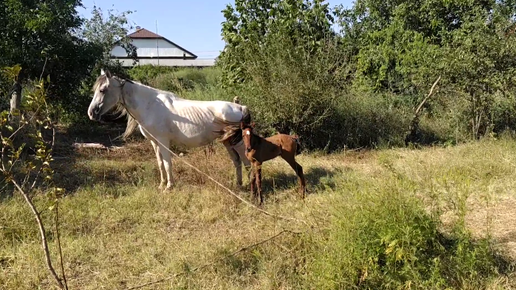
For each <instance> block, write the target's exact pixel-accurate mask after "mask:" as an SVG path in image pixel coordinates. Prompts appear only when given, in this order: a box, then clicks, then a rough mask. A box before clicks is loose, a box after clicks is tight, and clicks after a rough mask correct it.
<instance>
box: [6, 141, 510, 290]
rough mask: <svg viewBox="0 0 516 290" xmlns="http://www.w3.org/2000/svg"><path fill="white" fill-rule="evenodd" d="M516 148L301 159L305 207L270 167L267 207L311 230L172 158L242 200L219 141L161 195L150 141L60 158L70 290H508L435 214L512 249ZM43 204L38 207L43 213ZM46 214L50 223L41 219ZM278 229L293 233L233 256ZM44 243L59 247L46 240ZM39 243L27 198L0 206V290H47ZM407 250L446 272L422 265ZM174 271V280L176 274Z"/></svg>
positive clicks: (192, 155) (503, 274) (190, 156)
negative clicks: (407, 288)
mask: <svg viewBox="0 0 516 290" xmlns="http://www.w3.org/2000/svg"><path fill="white" fill-rule="evenodd" d="M515 144H516V143H515V142H514V141H488V142H479V143H474V144H466V145H462V146H457V147H453V148H427V149H423V150H417V151H416V150H413V151H412V150H405V149H396V150H382V151H372V152H371V151H370V152H344V153H340V154H332V155H321V154H302V155H300V156H299V158H298V159H299V160H298V161H299V163H300V164H301V165H302V166H303V167H304V169H305V174H306V176H307V181H308V190H309V194H308V196H307V198H306V200H304V201H303V200H301V198H300V197H299V194H298V191H297V186H298V185H297V181H296V176H295V173H294V172H293V170H292V169H291V168H290V167H289V166H288V164H287V163H285V162H284V161H283V160H280V159H277V160H276V159H275V160H272V161H269V162H266V163H265V164H264V166H263V174H264V190H265V192H266V199H265V205H264V209H265V210H267V211H269V212H271V213H275V214H279V215H283V216H288V217H294V218H297V219H301V220H304V221H305V222H306V223H307V224H308V225H309V226H308V227H307V226H306V225H305V224H303V223H299V222H293V221H289V220H283V219H278V218H274V217H270V216H266V215H264V214H262V213H259V212H258V211H256V210H255V209H253V208H252V207H249V206H248V205H246V204H244V203H242V202H241V201H239V200H238V199H236V198H234V197H233V196H231V195H229V194H228V193H227V192H225V191H224V190H223V189H221V188H220V187H218V186H217V185H215V184H213V183H212V182H211V181H210V180H208V179H207V178H206V177H205V176H204V175H202V174H199V173H197V172H195V171H194V170H193V169H191V168H190V167H189V166H187V165H185V164H184V163H182V162H181V161H180V159H183V160H186V161H188V162H190V163H192V164H194V165H195V166H197V167H198V168H199V169H201V170H202V171H203V172H207V173H209V174H210V175H211V176H212V177H214V178H215V179H217V180H219V181H221V182H222V183H223V184H225V185H227V186H229V187H230V188H231V189H232V190H234V191H235V192H236V193H238V194H240V195H241V196H243V197H244V198H247V199H249V192H248V188H247V187H246V188H245V189H239V188H237V187H236V186H235V185H234V180H235V177H234V168H233V165H232V163H231V161H230V160H229V157H228V156H227V153H226V151H225V149H224V148H223V147H222V146H221V145H220V144H217V145H216V147H215V150H216V153H215V155H212V156H206V155H205V152H204V149H203V148H199V149H196V150H190V151H189V152H187V153H186V154H185V155H184V156H183V157H180V158H174V160H173V170H174V178H175V185H174V188H173V190H172V191H171V192H170V193H166V194H163V193H161V192H160V191H158V190H157V186H158V182H159V179H158V178H159V177H158V171H157V168H156V161H155V157H154V153H153V152H152V148H151V146H150V144H148V143H146V142H140V141H138V142H135V143H131V144H129V145H128V146H127V147H125V148H124V149H122V150H117V151H111V152H107V151H93V150H89V151H88V150H82V151H80V152H76V154H74V155H73V156H72V158H70V159H63V160H60V161H59V162H61V163H60V164H59V167H58V168H57V169H56V170H57V171H58V173H59V174H60V176H59V178H60V181H61V182H62V183H63V184H65V185H66V186H68V188H69V195H68V196H67V197H66V198H64V200H63V201H62V202H61V213H62V216H61V220H62V224H61V234H62V237H63V240H62V243H63V251H64V257H65V269H66V272H67V275H68V281H69V285H70V289H126V288H128V287H131V286H135V285H139V284H143V283H147V282H150V281H155V280H159V279H163V278H170V279H167V280H166V281H163V282H162V283H158V284H154V285H152V286H150V287H147V288H144V289H314V288H317V289H349V288H350V287H357V285H361V286H360V287H362V288H367V287H369V288H371V287H372V288H375V287H377V286H379V285H383V286H382V287H385V288H388V289H394V288H397V287H398V286H400V285H405V284H404V283H409V282H410V283H411V285H413V287H416V288H425V287H426V288H425V289H429V288H428V287H430V288H433V289H444V288H445V287H450V289H508V288H507V287H509V286H510V285H514V284H511V283H514V280H513V279H512V277H511V276H509V275H508V274H507V273H510V271H509V270H506V269H505V268H500V267H498V266H497V265H499V264H497V263H496V261H494V262H493V260H492V257H493V256H492V255H491V254H492V253H491V252H489V251H487V252H484V250H486V249H489V247H483V246H482V245H480V246H478V245H476V244H475V243H472V242H471V240H470V239H468V238H467V237H466V235H464V236H459V238H460V239H459V240H458V241H452V240H451V239H450V240H449V239H448V238H444V237H442V235H441V233H440V232H439V231H440V230H441V229H445V227H441V225H440V224H439V220H438V219H435V220H434V219H433V218H432V213H435V212H440V213H442V214H443V215H442V217H443V218H442V219H443V220H445V221H446V222H447V223H445V224H444V225H448V226H450V229H449V232H450V233H452V234H453V226H454V225H455V226H456V225H457V224H458V223H459V222H460V216H461V213H463V212H464V213H466V214H465V216H466V218H465V220H466V221H467V222H466V223H465V224H466V225H467V227H468V228H469V229H471V230H472V231H473V233H475V237H477V238H480V237H483V236H484V233H485V232H486V231H485V230H486V227H485V226H484V225H485V224H486V223H485V222H486V221H491V222H490V223H487V224H489V225H490V227H489V230H490V233H491V234H492V236H493V237H494V241H495V242H496V243H497V246H498V248H499V249H503V250H505V251H508V252H509V253H510V249H511V245H512V244H511V243H514V238H513V237H512V236H511V235H512V232H511V231H512V230H511V229H510V226H509V223H510V222H513V221H514V220H513V219H512V218H513V217H514V214H515V210H514V209H511V206H510V205H511V202H512V201H513V198H514V192H513V190H512V188H513V187H512V184H513V182H514V180H515V179H514V177H515V176H513V175H514V174H515V170H514V169H513V168H512V166H511V163H512V164H514V163H513V162H512V161H513V160H514V158H516V157H512V156H513V154H514V153H516V145H515ZM486 149H489V150H490V152H491V153H490V154H485V153H484V151H485V150H486ZM514 156H516V154H514ZM66 160H67V162H66ZM244 172H245V171H244ZM246 182H247V178H244V183H245V184H246ZM464 197H466V199H464ZM486 198H487V199H486ZM44 200H45V199H44V198H42V197H40V198H39V199H38V206H39V207H40V208H42V209H44V208H45V201H44ZM464 200H465V201H466V202H465V203H464V202H463V201H464ZM485 200H488V201H489V202H488V203H486V201H485ZM461 202H462V203H461ZM462 205H464V206H462ZM461 206H462V207H461ZM461 210H464V211H463V212H462V211H461ZM447 215H448V216H447ZM485 215H488V216H489V217H490V218H491V219H490V220H489V219H487V218H485ZM43 217H44V218H45V219H46V221H47V223H48V222H50V218H51V217H50V216H49V214H48V213H47V212H45V211H44V213H43ZM434 226H435V227H434ZM283 230H287V231H288V232H286V233H284V234H282V235H280V236H278V237H276V238H275V239H273V240H270V241H268V242H266V243H263V244H260V245H257V246H255V247H251V248H249V249H246V250H243V251H241V252H238V253H236V254H234V255H229V254H231V253H234V251H236V250H238V249H241V248H242V247H246V246H249V245H252V244H254V243H257V242H260V241H263V240H265V239H267V238H268V237H271V236H274V235H275V234H277V233H278V232H281V231H283ZM49 232H52V231H51V230H50V229H49ZM292 232H295V233H292ZM296 233H297V234H296ZM504 238H505V240H504ZM381 239H384V242H379V241H380V240H381ZM389 239H390V240H389ZM394 240H399V241H403V243H400V244H399V245H403V246H402V247H400V249H403V251H405V252H396V251H394V252H393V253H406V254H403V255H402V256H401V259H400V260H398V261H397V262H396V256H393V257H394V258H393V259H394V260H392V261H394V262H393V264H392V265H391V266H392V268H389V267H391V266H389V265H390V264H388V263H387V264H382V263H383V262H382V259H384V258H385V257H384V258H381V259H380V260H375V259H376V258H378V257H383V256H382V255H384V254H381V253H382V252H383V253H385V251H386V249H388V247H389V245H390V243H391V242H393V241H394ZM385 241H390V242H389V243H387V244H385ZM51 243H52V247H55V244H54V240H53V239H52V236H51ZM447 243H448V244H447ZM393 245H398V244H396V243H395V244H393ZM424 245H432V246H428V248H427V249H425V248H424V247H426V246H424ZM438 245H442V246H443V247H444V248H442V249H441V248H440V247H439V246H438ZM457 245H462V246H463V247H464V248H465V249H466V252H465V254H464V255H462V254H458V253H457V252H454V249H457V248H456V246H457ZM39 247H40V246H39V243H38V240H37V231H36V229H35V228H34V226H33V224H32V217H31V215H30V214H29V212H28V211H27V210H26V209H25V208H24V206H23V203H22V201H21V200H20V199H19V198H18V197H14V198H11V199H7V200H5V201H3V202H2V203H1V204H0V268H1V270H0V288H6V289H34V288H37V287H41V288H44V289H48V288H51V287H52V285H51V281H50V280H48V279H47V277H48V275H47V273H46V272H45V269H44V268H43V266H42V257H41V254H40V253H39V252H40V248H39ZM391 247H393V246H392V245H391ZM421 247H423V248H421ZM393 249H397V248H393ZM418 249H419V250H418ZM389 251H391V250H389ZM420 251H423V252H420ZM427 252H428V255H427ZM366 253H367V255H366ZM389 253H390V252H389ZM409 253H411V254H410V255H416V256H417V257H418V259H419V260H421V261H423V262H424V261H432V259H434V258H435V259H436V261H440V263H442V264H436V265H433V264H432V265H433V266H429V264H428V265H427V264H424V263H422V262H418V261H417V260H412V259H411V258H409V257H413V256H410V255H409ZM421 253H423V254H421ZM470 253H476V254H475V255H473V256H471V257H470V256H468V255H469V254H470ZM421 255H422V256H421ZM432 255H433V256H432ZM416 256H414V257H416ZM375 257H376V258H375ZM386 257H387V258H389V257H390V256H389V254H387V256H386ZM493 259H494V258H493ZM371 261H372V262H371ZM375 261H376V262H375ZM385 261H390V260H389V259H387V260H385ZM473 261H478V262H473ZM445 262H446V263H445ZM481 262H482V263H484V265H485V268H482V267H481V266H480V265H479V263H481ZM370 263H372V264H370ZM400 263H401V264H400ZM421 263H422V264H421ZM425 263H426V262H425ZM442 265H451V266H447V267H450V269H449V268H447V267H445V266H442ZM203 266H204V267H203ZM198 267H201V268H198ZM497 267H498V268H497ZM430 268H432V269H434V270H435V273H434V274H432V273H429V272H428V271H427V270H428V269H430ZM497 269H498V270H497ZM364 270H367V271H366V272H364ZM400 271H401V272H400ZM177 273H182V274H181V275H180V276H178V277H175V278H171V277H172V276H173V275H175V274H177ZM365 273H368V274H367V275H366V274H365ZM396 273H398V274H396ZM400 273H401V274H400ZM465 273H469V274H467V275H469V276H466V274H465ZM475 273H476V274H475ZM447 277H448V278H447ZM450 277H452V278H450ZM460 277H464V279H465V281H462V282H461V280H460V279H459V278H460ZM359 281H362V282H359ZM467 281H470V282H467ZM357 283H358V284H357ZM360 283H362V284H360ZM382 283H383V284H382ZM367 285H369V286H367ZM360 287H358V288H360ZM400 287H401V286H400Z"/></svg>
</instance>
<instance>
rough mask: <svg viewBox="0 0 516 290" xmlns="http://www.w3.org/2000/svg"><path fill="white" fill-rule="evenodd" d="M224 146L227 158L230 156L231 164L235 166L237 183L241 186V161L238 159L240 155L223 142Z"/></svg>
mask: <svg viewBox="0 0 516 290" xmlns="http://www.w3.org/2000/svg"><path fill="white" fill-rule="evenodd" d="M224 147H226V150H227V151H228V154H229V158H231V161H233V165H234V166H235V173H236V179H237V185H238V186H242V162H241V161H240V156H239V155H238V153H237V152H236V151H235V149H233V148H232V147H231V145H229V144H224Z"/></svg>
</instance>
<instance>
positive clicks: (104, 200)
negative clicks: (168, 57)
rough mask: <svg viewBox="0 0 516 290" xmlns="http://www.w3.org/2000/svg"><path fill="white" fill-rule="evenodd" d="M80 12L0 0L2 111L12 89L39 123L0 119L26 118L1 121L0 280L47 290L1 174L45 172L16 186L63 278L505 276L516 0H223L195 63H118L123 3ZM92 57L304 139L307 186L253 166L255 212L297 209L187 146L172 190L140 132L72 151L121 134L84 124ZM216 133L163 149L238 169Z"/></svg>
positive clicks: (264, 284)
mask: <svg viewBox="0 0 516 290" xmlns="http://www.w3.org/2000/svg"><path fill="white" fill-rule="evenodd" d="M78 5H81V2H80V1H79V0H65V1H57V0H45V1H32V0H28V1H21V0H9V1H0V11H5V12H6V13H0V23H5V25H1V26H0V55H2V58H1V59H0V67H2V68H5V69H3V74H2V75H1V77H0V94H1V95H2V96H6V97H5V98H2V99H1V104H0V106H1V109H5V110H8V109H9V98H10V95H11V93H12V91H13V90H14V89H15V88H22V96H24V97H23V99H22V106H21V111H22V115H23V116H26V115H24V114H29V115H30V116H38V117H37V118H27V119H23V120H25V121H26V123H27V124H29V123H31V122H32V123H33V124H34V126H29V127H24V128H25V129H24V130H23V131H17V130H16V128H14V129H13V128H12V127H13V126H14V125H13V124H12V123H10V121H9V120H11V119H9V118H8V115H9V114H8V112H7V111H5V112H4V114H3V115H2V117H1V118H0V120H1V122H0V124H1V125H2V132H6V130H7V131H9V132H11V133H12V132H14V133H16V134H14V133H13V134H12V135H11V133H10V134H5V133H2V134H3V135H2V142H3V143H2V144H3V145H2V146H3V147H2V148H8V149H9V150H7V149H6V150H2V163H3V164H4V165H8V166H7V167H2V168H3V170H2V173H3V176H4V180H3V181H2V185H3V186H2V189H1V192H0V196H1V201H0V269H1V271H0V288H5V289H35V288H43V289H48V288H50V287H54V285H55V284H56V283H55V282H54V281H52V278H51V276H50V275H49V274H48V271H47V269H46V268H45V264H44V253H43V252H42V251H41V249H40V248H41V245H40V242H39V240H38V239H39V238H38V236H39V232H38V228H37V227H36V226H35V225H34V221H33V220H34V217H33V215H32V214H31V211H30V210H29V209H28V208H27V207H26V204H25V199H24V196H23V195H18V194H17V192H19V190H14V189H15V187H13V181H15V182H16V180H19V179H20V178H21V179H20V180H26V179H27V178H25V176H29V177H32V176H39V175H40V174H43V173H44V177H43V180H45V182H41V183H37V186H32V187H30V186H27V187H23V188H24V189H25V190H26V193H27V196H28V198H29V199H30V201H32V202H33V203H34V204H35V205H36V207H37V208H38V209H39V210H38V213H39V214H40V215H41V218H42V221H43V223H44V224H45V225H47V227H46V230H45V231H44V232H45V233H46V234H47V240H48V243H49V247H50V257H51V258H52V259H53V260H54V261H57V260H58V256H59V253H61V254H62V256H63V263H62V271H61V273H60V274H59V276H60V279H61V280H62V281H64V284H66V287H69V288H70V289H98V288H102V287H104V288H111V289H112V288H117V289H118V288H120V289H127V288H131V287H133V286H137V285H140V284H145V283H147V282H151V281H159V283H156V284H152V286H149V287H150V288H151V289H170V288H173V289H206V288H210V289H211V288H215V289H314V288H316V289H379V288H381V289H513V288H515V287H516V278H515V270H514V265H515V264H514V261H515V259H516V247H515V241H516V231H515V230H514V225H515V224H516V210H515V209H514V206H513V205H514V204H515V202H516V193H515V191H514V185H515V184H514V180H516V178H515V174H516V170H515V168H516V167H515V166H514V164H515V161H516V160H515V158H516V157H515V156H516V141H515V140H514V130H515V129H516V127H515V126H516V122H515V121H516V95H515V94H516V93H515V88H514V84H515V68H516V41H515V40H516V35H515V31H516V2H515V1H514V0H503V1H502V0H418V1H412V0H410V1H409V0H387V1H385V0H357V1H355V3H354V5H353V7H352V8H350V9H344V8H343V7H329V6H328V4H326V3H325V1H320V0H305V1H303V0H249V1H243V0H235V3H234V5H228V6H227V7H226V8H225V9H224V10H223V11H222V13H223V14H224V17H225V19H226V21H225V22H224V23H222V27H221V35H222V37H223V39H224V40H225V42H226V47H225V50H224V51H223V52H222V54H221V55H220V57H219V58H218V60H217V63H216V66H215V67H212V68H204V69H195V68H184V69H178V68H166V67H153V66H135V67H134V68H131V69H125V68H122V67H121V66H120V65H119V64H117V63H116V62H113V61H112V60H110V59H109V51H110V49H111V47H112V46H113V44H114V43H116V42H119V43H122V44H123V46H124V48H126V50H127V53H128V55H131V56H135V48H134V46H132V45H131V43H130V40H129V39H127V37H126V35H127V34H128V33H129V32H130V31H131V29H132V27H131V26H130V25H129V24H128V23H129V22H128V18H129V17H130V14H131V13H132V12H131V11H126V12H123V13H117V14H115V13H114V12H113V11H111V10H109V11H102V10H101V9H100V8H97V7H94V8H93V9H92V17H91V18H90V19H82V18H81V17H79V16H78V14H77V12H76V9H75V8H76V7H77V6H78ZM334 27H337V29H334ZM100 68H109V69H110V70H112V71H113V72H114V73H115V74H118V75H121V76H124V77H128V78H131V79H133V80H136V81H140V82H142V83H144V84H148V85H151V86H153V87H156V88H160V89H164V90H168V91H172V92H175V93H176V94H178V95H180V96H181V97H184V98H188V99H196V100H228V101H230V100H232V99H233V97H234V96H236V95H237V96H239V97H240V100H241V102H242V103H243V104H245V105H247V106H248V107H249V108H250V110H251V112H252V116H253V119H254V121H255V122H256V123H257V124H258V126H259V131H260V133H261V134H263V135H270V134H273V133H275V132H283V133H295V134H298V135H299V136H301V140H302V143H303V146H304V148H305V152H304V154H302V155H301V156H300V160H299V162H300V163H301V164H302V165H303V166H304V167H305V171H306V175H307V178H308V181H309V190H310V194H309V196H308V198H307V199H306V200H305V201H302V200H300V199H299V198H298V197H296V194H295V191H296V189H295V175H294V173H293V172H290V171H289V169H288V167H287V166H286V164H283V163H282V161H281V160H274V161H270V163H267V164H265V166H264V174H265V181H264V182H265V183H264V186H265V189H266V191H267V192H268V195H267V198H266V202H265V204H266V205H265V209H266V210H268V211H270V212H272V213H275V214H278V215H284V216H291V217H295V218H296V219H298V220H303V221H304V223H299V222H293V221H286V220H278V219H276V218H271V217H270V216H266V215H263V214H260V213H259V212H257V211H256V209H254V208H253V207H249V206H248V205H246V204H244V203H241V202H240V201H238V200H237V199H235V198H234V197H231V196H229V195H227V194H226V192H225V191H223V190H222V189H221V188H219V187H217V186H216V185H214V184H212V183H210V181H209V180H208V179H207V178H206V177H205V176H204V175H202V174H199V173H196V172H195V171H193V170H191V169H190V168H189V167H187V166H186V165H185V164H183V163H182V162H181V159H179V158H178V159H175V161H174V176H175V178H176V186H175V188H174V191H173V192H172V193H170V194H167V195H163V194H161V193H158V191H157V190H156V187H157V182H158V180H157V179H158V177H157V168H156V164H155V160H154V153H153V152H152V149H151V146H150V145H149V144H148V143H147V142H145V141H144V140H142V138H141V136H139V135H138V134H137V133H136V134H135V136H134V137H133V139H131V140H128V141H127V142H124V143H123V145H124V148H123V149H120V150H117V151H105V150H102V149H74V148H73V147H71V144H72V143H74V142H80V141H85V142H102V143H104V144H107V145H121V144H122V143H121V141H114V140H113V139H114V138H115V137H116V136H118V135H120V133H121V131H122V130H123V126H124V119H123V118H122V119H116V117H117V116H110V117H107V118H106V120H104V121H105V122H106V123H100V124H99V123H94V122H91V121H89V120H88V118H87V114H86V110H87V106H88V104H89V102H90V100H91V87H92V84H93V82H94V80H95V78H96V77H97V76H98V75H99V71H100ZM438 79H439V81H438V82H437V84H436V87H435V90H434V91H433V93H432V94H431V95H429V91H430V88H431V87H432V85H433V84H434V83H435V82H436V80H438ZM43 84H44V85H43ZM43 107H44V108H45V110H41V108H43ZM418 107H421V109H420V110H417V108H418ZM29 115H27V116H29ZM23 120H22V121H23ZM38 120H39V121H38ZM42 120H52V124H53V126H52V127H53V128H56V130H57V131H56V135H55V136H54V137H55V140H54V141H55V142H53V143H54V146H53V150H52V151H48V152H47V151H41V150H39V151H38V149H41V148H43V147H44V146H43V145H41V144H43V143H42V142H43V141H44V139H45V138H46V135H45V134H38V132H41V130H43V129H42V127H43V125H42V124H47V123H46V122H47V121H42ZM25 121H23V122H25ZM38 122H39V123H38ZM48 122H49V121H48ZM23 126H25V125H22V127H23ZM44 127H45V129H48V128H47V127H48V126H47V125H45V126H44ZM25 130H28V131H25ZM31 130H32V131H31ZM20 134H21V135H20ZM15 136H22V137H26V138H25V139H24V138H21V139H20V138H18V139H15V138H14V137H15ZM27 138H29V139H31V140H27ZM14 140H18V141H14ZM20 140H21V141H20ZM24 144H25V145H24ZM38 144H39V145H38ZM38 146H40V147H38ZM215 147H216V148H215V149H216V154H215V155H212V156H206V155H205V154H204V153H203V149H202V148H198V149H191V150H186V149H184V148H174V150H175V151H176V152H179V151H182V152H184V153H186V154H185V156H184V157H182V158H184V159H183V160H186V161H188V162H190V163H194V164H196V165H197V166H198V168H200V169H201V170H202V171H203V172H209V173H210V174H212V175H213V177H214V178H216V179H217V180H220V181H227V180H233V179H234V177H233V176H232V170H231V162H230V161H229V159H228V158H227V156H226V155H225V152H224V149H223V148H222V147H221V146H220V145H218V144H217V145H216V146H215ZM24 148H25V149H27V148H29V149H33V150H32V151H30V150H29V151H28V154H25V155H24V154H22V152H26V150H25V149H24ZM24 150H25V151H24ZM8 151H9V152H11V153H9V152H8ZM12 152H19V154H18V153H16V154H12ZM31 156H32V157H31ZM51 156H53V159H52V158H50V159H48V158H49V157H51ZM9 162H11V163H9ZM45 162H47V163H48V165H47V163H45ZM38 164H39V165H38ZM38 166H41V168H46V169H45V170H47V169H48V170H50V171H48V170H47V171H45V172H43V173H42V171H38V170H36V169H37V168H39V167H38ZM6 168H7V169H9V170H7V169H6ZM49 168H50V169H49ZM42 176H43V175H42ZM35 180H39V179H35ZM27 184H29V185H30V183H27ZM35 184H36V183H35ZM230 187H231V189H232V190H233V191H236V192H238V193H239V194H240V195H242V196H244V197H247V190H246V189H239V188H236V186H234V185H230ZM56 192H60V193H59V194H57V193H56ZM56 208H59V211H60V214H59V215H58V213H57V211H56ZM57 216H59V217H60V218H59V220H60V222H59V223H58V222H57V218H56V217H57ZM58 237H61V238H60V240H59V238H58ZM271 237H272V238H271ZM59 241H60V242H59ZM60 245H61V246H60ZM59 247H62V250H61V251H58V248H59ZM65 277H66V278H67V279H66V280H64V278H65Z"/></svg>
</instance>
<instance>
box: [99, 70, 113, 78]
mask: <svg viewBox="0 0 516 290" xmlns="http://www.w3.org/2000/svg"><path fill="white" fill-rule="evenodd" d="M100 75H101V76H104V75H105V76H106V77H108V78H111V72H110V71H109V70H107V69H106V70H104V69H103V68H101V69H100Z"/></svg>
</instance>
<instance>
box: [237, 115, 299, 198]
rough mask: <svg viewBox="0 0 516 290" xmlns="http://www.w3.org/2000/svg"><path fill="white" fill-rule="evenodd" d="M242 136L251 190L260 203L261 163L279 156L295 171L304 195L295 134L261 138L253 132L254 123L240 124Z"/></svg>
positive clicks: (297, 141)
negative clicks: (247, 161) (249, 170)
mask: <svg viewBox="0 0 516 290" xmlns="http://www.w3.org/2000/svg"><path fill="white" fill-rule="evenodd" d="M241 127H242V137H243V139H244V144H245V148H246V157H247V159H248V160H249V161H250V162H251V166H252V170H253V172H252V175H251V192H252V193H253V195H255V196H256V191H258V196H259V197H260V204H262V203H263V195H262V164H263V163H264V162H265V161H268V160H271V159H274V158H276V157H278V156H281V158H283V160H285V161H286V162H287V163H288V164H289V165H290V167H292V169H294V171H295V172H296V174H297V176H298V179H299V185H300V190H301V193H302V195H303V198H304V197H305V193H306V180H305V176H304V174H303V167H302V166H301V165H299V163H297V161H296V159H295V156H296V155H298V154H299V153H300V145H299V139H298V137H297V136H291V135H287V134H276V135H274V136H271V137H267V138H263V137H261V136H259V135H256V134H255V133H253V131H252V129H253V128H254V124H253V125H251V126H249V125H246V124H244V123H242V124H241Z"/></svg>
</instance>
